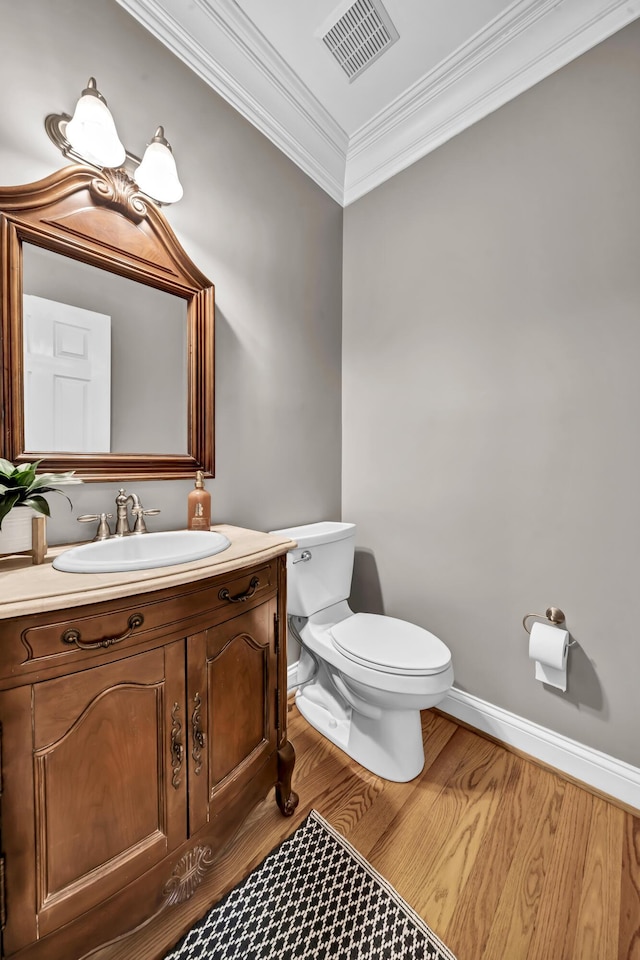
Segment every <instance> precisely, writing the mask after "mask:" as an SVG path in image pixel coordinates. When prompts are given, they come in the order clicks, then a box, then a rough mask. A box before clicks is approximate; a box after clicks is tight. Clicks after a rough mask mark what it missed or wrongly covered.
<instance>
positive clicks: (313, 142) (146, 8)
mask: <svg viewBox="0 0 640 960" xmlns="http://www.w3.org/2000/svg"><path fill="white" fill-rule="evenodd" d="M118 3H119V4H120V6H121V7H123V8H124V9H125V10H126V11H127V12H128V13H130V14H131V15H132V16H133V17H134V18H135V19H136V20H137V21H138V22H139V23H141V24H142V26H144V27H145V28H146V29H147V30H148V31H149V32H150V33H151V34H152V35H153V36H154V37H156V39H158V40H160V41H161V43H163V44H164V46H166V47H167V48H168V49H169V50H171V52H172V53H174V54H175V55H176V56H177V57H179V58H180V59H181V60H182V61H183V63H185V64H186V65H187V66H188V67H190V69H191V70H193V72H194V73H196V74H197V75H198V76H199V77H200V78H201V79H202V80H204V81H205V83H207V84H208V85H209V86H210V87H211V88H212V89H213V90H215V91H216V93H218V94H219V95H220V96H221V97H223V98H224V99H225V100H226V101H227V102H228V103H230V104H231V106H233V107H234V108H235V109H236V110H237V111H238V113H240V114H241V115H242V116H243V117H244V118H245V119H246V120H248V121H249V122H250V123H252V124H253V125H254V126H255V127H257V129H258V130H260V132H261V133H263V134H264V135H265V136H266V137H267V138H268V139H269V140H271V142H272V143H274V144H275V146H277V147H278V148H279V149H280V150H281V151H282V152H283V153H285V154H286V155H287V156H288V157H289V158H290V159H291V160H293V162H294V163H295V164H296V165H297V166H299V167H300V168H301V169H302V170H304V172H305V173H307V174H308V175H309V176H310V177H311V178H312V179H313V180H314V181H315V182H316V183H317V184H318V185H319V186H320V187H322V189H323V190H324V191H325V192H326V193H328V194H329V196H331V197H333V199H334V200H337V201H338V203H342V200H343V193H344V176H345V161H346V154H347V148H348V142H349V138H348V136H347V134H346V133H345V131H344V130H343V129H342V128H341V127H340V126H339V124H337V123H336V121H335V120H334V119H333V117H332V116H331V115H330V114H329V113H328V111H327V110H325V108H324V107H323V106H322V104H320V102H319V101H318V100H317V99H316V98H315V97H314V96H313V94H312V93H311V91H310V90H309V89H308V88H307V87H306V86H305V85H304V84H303V83H302V82H301V80H300V78H299V77H298V75H297V74H296V73H294V72H293V70H291V69H290V67H289V66H288V65H287V63H286V62H285V61H284V60H283V59H282V57H280V55H279V54H278V53H277V52H276V51H275V50H274V49H273V47H272V46H271V45H270V44H269V43H268V42H267V40H265V38H264V37H263V35H262V34H261V33H260V32H259V31H258V30H257V29H256V28H255V27H254V26H253V24H252V23H251V21H250V20H249V19H248V17H247V16H246V14H244V13H243V11H242V10H241V9H240V7H239V6H238V5H237V4H236V3H234V2H233V0H215V8H214V3H213V0H195V2H192V3H189V4H185V3H184V0H118Z"/></svg>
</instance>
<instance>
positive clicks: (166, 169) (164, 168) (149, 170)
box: [133, 127, 183, 203]
mask: <svg viewBox="0 0 640 960" xmlns="http://www.w3.org/2000/svg"><path fill="white" fill-rule="evenodd" d="M133 179H134V180H135V181H136V183H137V184H138V186H139V187H140V189H141V190H142V192H143V193H146V194H147V196H148V197H151V198H152V199H153V200H157V201H158V202H159V203H176V201H178V200H180V198H181V197H182V193H183V191H182V184H181V183H180V180H179V179H178V170H177V168H176V162H175V160H174V158H173V153H172V152H171V147H170V145H169V144H168V143H167V141H166V140H165V139H164V131H163V129H162V127H158V129H157V130H156V135H155V137H154V138H153V140H152V141H151V143H150V144H149V145H148V147H147V149H146V150H145V152H144V156H143V158H142V162H141V164H140V166H139V167H138V168H137V169H136V171H135V173H134V174H133Z"/></svg>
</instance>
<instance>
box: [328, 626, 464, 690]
mask: <svg viewBox="0 0 640 960" xmlns="http://www.w3.org/2000/svg"><path fill="white" fill-rule="evenodd" d="M329 632H330V634H331V638H332V640H333V643H334V645H335V647H336V648H337V649H338V650H339V651H340V653H342V654H344V656H345V657H347V658H348V659H349V660H353V661H354V662H355V663H359V664H361V665H362V666H365V667H370V668H372V669H377V670H382V671H383V672H385V673H395V674H404V675H405V676H429V675H431V674H436V673H442V672H443V671H444V670H446V669H447V668H448V667H449V665H450V664H451V653H450V651H449V650H448V648H447V647H446V646H445V645H444V643H443V642H442V640H439V639H438V637H436V636H434V634H433V633H429V631H428V630H424V629H423V628H422V627H418V626H416V624H414V623H408V622H407V621H406V620H398V619H396V618H395V617H383V616H379V615H377V614H372V613H354V614H353V616H351V617H347V618H346V620H341V621H340V623H337V624H335V626H333V627H331V629H330V631H329Z"/></svg>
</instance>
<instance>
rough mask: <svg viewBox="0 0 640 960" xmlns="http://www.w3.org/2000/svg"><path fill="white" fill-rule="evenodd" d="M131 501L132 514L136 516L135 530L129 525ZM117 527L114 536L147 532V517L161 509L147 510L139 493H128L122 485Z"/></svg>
mask: <svg viewBox="0 0 640 960" xmlns="http://www.w3.org/2000/svg"><path fill="white" fill-rule="evenodd" d="M129 501H131V515H132V516H133V517H135V521H134V524H133V530H132V529H131V527H130V526H129ZM116 508H117V513H116V529H115V533H114V534H113V536H114V537H128V536H130V535H131V534H141V533H146V532H147V525H146V523H145V522H144V518H145V517H154V516H156V515H157V514H158V513H160V511H159V510H156V509H154V510H145V509H144V508H143V506H142V504H141V503H140V500H139V498H138V495H137V494H135V493H130V494H127V491H126V490H124V489H123V488H122V487H121V488H120V491H119V493H118V496H117V497H116Z"/></svg>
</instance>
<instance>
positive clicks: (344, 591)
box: [271, 521, 356, 617]
mask: <svg viewBox="0 0 640 960" xmlns="http://www.w3.org/2000/svg"><path fill="white" fill-rule="evenodd" d="M271 533H275V534H279V535H280V536H284V537H289V538H290V539H291V540H295V541H296V542H297V544H298V546H297V549H295V550H291V551H289V553H288V554H287V613H289V614H291V615H292V616H295V617H310V616H312V615H313V614H314V613H318V611H320V610H324V609H325V608H326V607H330V606H332V605H333V604H334V603H340V601H341V600H348V599H349V594H350V593H351V576H352V573H353V554H354V546H355V533H356V525H355V523H334V522H332V521H323V522H321V523H308V524H303V525H302V526H299V527H287V528H286V529H285V530H272V531H271Z"/></svg>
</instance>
